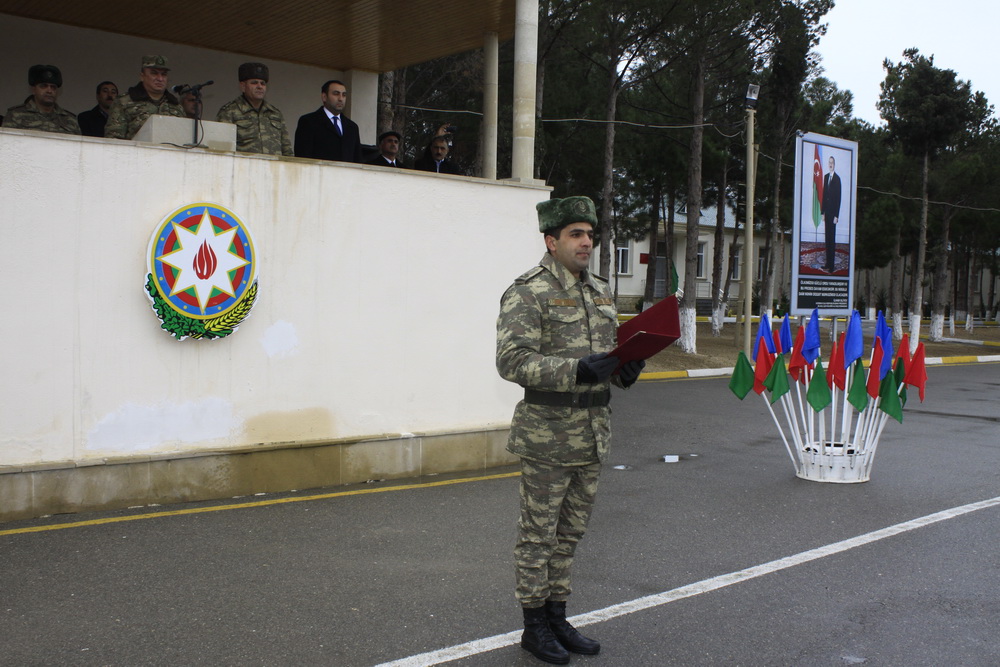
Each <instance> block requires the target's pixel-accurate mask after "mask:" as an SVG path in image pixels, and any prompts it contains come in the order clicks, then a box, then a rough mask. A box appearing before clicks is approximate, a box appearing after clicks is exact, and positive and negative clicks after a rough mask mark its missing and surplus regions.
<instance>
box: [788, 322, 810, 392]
mask: <svg viewBox="0 0 1000 667" xmlns="http://www.w3.org/2000/svg"><path fill="white" fill-rule="evenodd" d="M805 341H806V328H805V327H799V330H798V332H797V333H796V334H795V344H794V345H792V356H791V358H790V359H789V360H788V374H789V375H791V376H792V379H793V380H795V381H796V382H799V376H800V375H801V377H802V380H801V381H802V382H805V381H806V375H805V373H803V372H802V371H803V370H805V368H806V366H808V365H809V364H808V363H807V362H806V358H805V357H803V356H802V345H803V343H805Z"/></svg>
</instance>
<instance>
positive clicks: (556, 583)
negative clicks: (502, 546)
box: [514, 458, 601, 607]
mask: <svg viewBox="0 0 1000 667" xmlns="http://www.w3.org/2000/svg"><path fill="white" fill-rule="evenodd" d="M600 474H601V464H600V463H592V464H590V465H585V466H556V465H549V464H545V463H540V462H538V461H529V460H528V459H524V458H522V459H521V518H520V520H519V521H518V536H517V545H516V546H515V547H514V558H515V572H516V575H517V587H516V589H515V595H516V596H517V600H518V602H520V603H521V606H522V607H540V606H542V605H543V604H545V601H546V600H552V601H560V600H566V599H567V598H568V597H569V594H570V592H571V591H572V586H571V584H570V568H571V567H572V565H573V554H574V553H575V552H576V545H577V543H578V542H579V541H580V540H581V539H583V534H584V533H585V532H586V531H587V522H588V521H589V520H590V515H591V512H593V509H594V499H595V497H596V496H597V481H598V477H599V476H600Z"/></svg>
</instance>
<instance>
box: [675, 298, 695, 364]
mask: <svg viewBox="0 0 1000 667" xmlns="http://www.w3.org/2000/svg"><path fill="white" fill-rule="evenodd" d="M695 317H696V313H695V309H694V308H681V309H680V320H681V338H680V340H678V341H677V344H678V345H679V346H680V348H681V350H683V351H684V352H687V353H689V354H697V352H698V335H697V334H698V330H697V328H698V327H697V320H696V319H695Z"/></svg>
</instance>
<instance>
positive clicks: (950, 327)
mask: <svg viewBox="0 0 1000 667" xmlns="http://www.w3.org/2000/svg"><path fill="white" fill-rule="evenodd" d="M948 335H949V336H952V337H954V336H955V313H954V312H953V313H952V314H951V317H950V318H948Z"/></svg>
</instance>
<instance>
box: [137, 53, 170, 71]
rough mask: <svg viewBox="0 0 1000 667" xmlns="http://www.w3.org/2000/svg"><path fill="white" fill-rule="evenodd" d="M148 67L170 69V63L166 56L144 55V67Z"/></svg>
mask: <svg viewBox="0 0 1000 667" xmlns="http://www.w3.org/2000/svg"><path fill="white" fill-rule="evenodd" d="M147 67H153V68H156V69H165V70H167V71H170V63H169V61H167V57H166V56H143V57H142V69H145V68H147Z"/></svg>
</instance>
